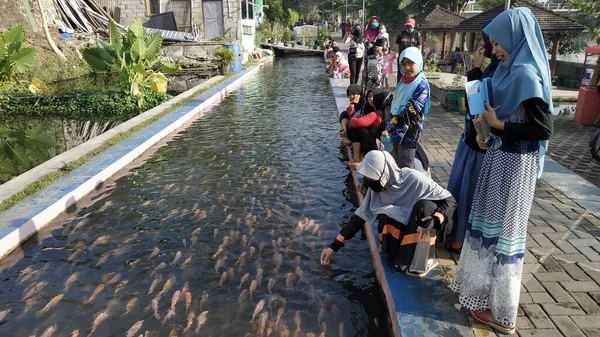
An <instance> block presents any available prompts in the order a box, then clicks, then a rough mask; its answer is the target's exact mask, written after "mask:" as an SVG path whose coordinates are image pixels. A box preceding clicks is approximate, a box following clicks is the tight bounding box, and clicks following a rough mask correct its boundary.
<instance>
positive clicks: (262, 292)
mask: <svg viewBox="0 0 600 337" xmlns="http://www.w3.org/2000/svg"><path fill="white" fill-rule="evenodd" d="M336 116H337V112H336V111H335V105H334V102H333V99H332V93H331V90H330V89H329V87H328V82H327V79H326V77H325V76H324V72H323V63H322V61H321V60H320V59H302V58H297V59H282V60H276V61H274V63H273V65H272V66H267V67H266V69H263V70H261V71H260V72H259V73H258V74H257V75H255V76H254V78H252V79H251V80H249V81H248V82H247V83H245V84H244V85H243V86H242V88H241V89H240V90H238V91H237V92H235V93H234V94H233V95H231V96H230V97H227V98H226V99H225V100H224V101H223V102H222V103H221V104H220V105H218V106H216V107H213V108H212V110H211V111H209V112H207V114H206V115H205V116H204V117H202V118H200V119H197V120H196V121H195V122H194V123H192V124H191V125H190V126H189V127H188V128H187V129H185V130H184V131H182V132H181V133H179V134H177V135H175V136H173V137H170V139H169V140H168V142H166V145H165V146H163V147H160V148H159V149H157V150H156V152H153V153H152V154H151V155H148V156H146V158H141V159H139V160H137V161H136V162H134V163H133V164H132V165H131V167H129V168H127V170H124V171H123V172H121V173H120V174H119V175H118V176H117V177H115V178H114V179H112V180H110V181H108V182H106V183H105V184H104V185H103V186H102V188H100V189H99V190H98V191H96V192H95V193H94V194H93V195H90V196H88V197H86V198H85V200H82V201H80V202H78V203H77V207H74V208H73V209H70V210H68V212H67V213H65V214H64V215H62V216H61V217H60V218H59V219H56V220H55V221H54V222H53V223H52V224H51V225H50V226H49V227H48V229H47V230H45V231H44V232H42V233H39V234H38V235H37V236H35V237H34V238H32V239H31V240H30V241H29V242H27V243H26V244H25V245H24V246H23V247H22V248H21V249H20V250H18V251H16V252H15V253H13V254H12V255H11V256H9V257H7V258H5V259H4V260H3V261H2V262H1V265H0V268H1V270H2V271H1V272H0V336H32V335H36V336H42V335H43V336H45V337H48V336H89V335H91V336H139V335H141V334H143V335H144V336H195V335H201V336H235V337H238V336H263V335H264V336H320V335H321V333H322V332H324V333H323V334H322V335H323V336H389V328H388V326H389V322H388V319H387V313H386V312H385V307H384V302H383V299H382V295H381V292H380V290H379V288H378V286H377V283H376V278H375V273H374V268H373V265H372V260H371V256H370V253H369V250H368V247H367V244H366V242H365V241H361V240H359V239H354V240H353V241H351V243H350V245H349V246H348V247H346V248H344V249H343V250H342V251H341V252H340V253H338V254H336V255H335V256H334V257H333V264H332V266H330V267H323V266H320V265H319V261H318V259H319V255H320V252H321V250H322V249H323V248H324V247H325V246H327V245H328V244H329V243H330V242H331V240H332V239H333V238H334V237H335V235H337V232H338V231H339V229H340V226H341V225H342V223H344V222H345V221H347V220H348V219H349V217H350V215H351V212H352V210H353V205H352V202H351V196H350V195H349V190H348V187H347V185H348V184H349V179H348V171H347V169H346V168H345V165H344V164H343V157H342V155H341V154H340V151H339V146H338V144H339V138H338V135H337V134H338V132H337V131H338V123H337V117H336ZM304 218H308V219H309V220H312V222H311V224H310V225H309V226H308V227H307V228H305V229H304V230H298V229H297V224H298V222H299V221H300V220H303V219H304ZM313 223H314V224H313ZM316 225H319V226H318V227H317V226H316ZM261 274H262V276H261ZM261 303H264V305H263V307H262V309H261V308H259V309H260V310H258V312H257V314H256V317H254V319H253V312H254V311H255V308H256V306H257V305H259V306H260V304H261ZM313 334H314V335H313Z"/></svg>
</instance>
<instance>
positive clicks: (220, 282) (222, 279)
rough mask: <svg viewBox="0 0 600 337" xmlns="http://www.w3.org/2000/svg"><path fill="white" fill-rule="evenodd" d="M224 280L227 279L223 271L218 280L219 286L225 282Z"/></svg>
mask: <svg viewBox="0 0 600 337" xmlns="http://www.w3.org/2000/svg"><path fill="white" fill-rule="evenodd" d="M225 280H227V272H226V271H224V272H223V273H222V274H221V279H220V280H219V287H220V286H222V285H223V283H224V282H225Z"/></svg>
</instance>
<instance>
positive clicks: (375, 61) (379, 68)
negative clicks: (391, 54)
mask: <svg viewBox="0 0 600 337" xmlns="http://www.w3.org/2000/svg"><path fill="white" fill-rule="evenodd" d="M373 48H374V53H373V55H369V56H367V64H366V67H365V69H364V73H365V76H364V77H363V78H364V79H365V83H364V87H365V90H369V89H380V88H381V82H382V72H383V48H381V47H373Z"/></svg>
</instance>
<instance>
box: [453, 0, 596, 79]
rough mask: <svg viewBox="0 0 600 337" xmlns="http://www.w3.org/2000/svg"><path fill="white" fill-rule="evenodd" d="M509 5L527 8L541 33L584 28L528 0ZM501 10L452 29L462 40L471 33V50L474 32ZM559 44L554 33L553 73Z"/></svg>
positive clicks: (500, 9)
mask: <svg viewBox="0 0 600 337" xmlns="http://www.w3.org/2000/svg"><path fill="white" fill-rule="evenodd" d="M511 7H512V8H515V7H527V8H529V9H530V10H531V12H532V13H533V15H535V17H536V19H537V20H538V23H539V24H540V29H541V30H542V33H564V32H581V31H583V30H584V29H585V27H584V26H583V25H581V24H579V23H577V21H575V19H573V18H570V17H567V16H563V15H560V14H557V13H554V12H553V11H551V10H549V9H546V8H544V7H542V6H539V5H537V4H534V3H531V2H528V1H523V0H517V1H513V2H512V4H511ZM503 11H504V6H499V7H496V8H494V9H491V10H489V11H487V12H483V13H480V14H477V15H475V16H473V17H471V18H469V19H466V20H464V21H462V22H460V23H459V24H458V25H456V26H455V27H453V28H452V30H453V31H454V32H457V33H462V37H463V39H462V40H463V41H465V40H466V34H467V33H471V34H470V39H469V43H468V45H467V46H468V49H469V50H471V51H472V50H473V49H474V48H475V43H476V41H475V38H474V37H475V34H476V33H479V32H481V30H482V28H483V24H484V22H485V21H487V20H489V19H493V18H495V17H496V16H497V15H498V14H500V13H502V12H503ZM559 44H560V35H559V34H556V36H555V38H554V40H553V41H552V56H551V60H550V71H551V72H552V74H554V69H555V67H556V55H557V54H558V46H559Z"/></svg>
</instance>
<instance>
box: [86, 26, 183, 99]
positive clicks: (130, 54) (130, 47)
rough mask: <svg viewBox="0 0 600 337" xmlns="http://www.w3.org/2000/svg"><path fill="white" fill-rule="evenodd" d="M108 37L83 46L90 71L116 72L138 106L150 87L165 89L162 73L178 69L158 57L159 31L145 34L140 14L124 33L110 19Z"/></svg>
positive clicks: (178, 67) (154, 89)
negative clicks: (104, 40)
mask: <svg viewBox="0 0 600 337" xmlns="http://www.w3.org/2000/svg"><path fill="white" fill-rule="evenodd" d="M109 41H110V43H105V42H103V41H101V40H98V41H96V47H95V48H86V49H84V50H83V58H84V59H85V61H86V62H87V63H88V65H89V66H90V67H91V68H92V69H93V70H94V71H98V72H106V71H109V70H110V71H112V72H115V73H119V74H120V76H121V78H122V81H123V83H124V84H126V85H127V86H128V87H129V92H130V94H131V96H132V97H136V96H137V98H138V106H139V108H140V109H141V108H142V106H144V105H145V103H144V99H145V96H146V95H147V93H148V92H150V91H151V90H152V91H157V92H160V93H166V91H167V82H168V80H167V78H166V77H165V76H164V75H163V73H175V72H177V71H179V70H180V69H181V67H180V66H179V65H177V64H172V63H165V62H161V61H160V60H159V56H160V47H161V46H162V36H161V33H160V32H156V33H154V34H153V35H151V36H148V35H147V34H146V31H145V30H144V27H143V26H142V20H141V19H140V18H136V19H135V20H134V21H133V22H132V23H131V25H130V26H129V28H128V29H127V32H126V33H125V34H121V32H120V30H119V28H118V27H117V25H116V24H115V23H114V21H112V20H111V21H110V23H109Z"/></svg>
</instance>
